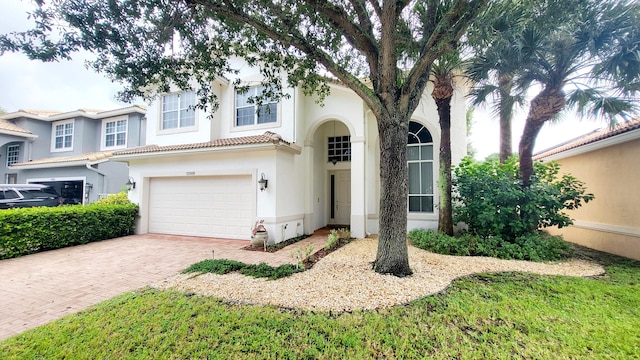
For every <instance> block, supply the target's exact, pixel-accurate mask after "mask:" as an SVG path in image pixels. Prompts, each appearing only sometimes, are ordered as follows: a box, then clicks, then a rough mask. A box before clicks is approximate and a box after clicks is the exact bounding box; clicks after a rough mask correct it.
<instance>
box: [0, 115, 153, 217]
mask: <svg viewBox="0 0 640 360" xmlns="http://www.w3.org/2000/svg"><path fill="white" fill-rule="evenodd" d="M145 114H146V108H144V107H142V106H138V105H134V106H130V107H126V108H121V109H115V110H109V111H97V110H87V109H79V110H76V111H71V112H65V113H60V112H46V111H32V110H19V111H16V112H12V113H8V114H3V115H0V183H37V184H47V185H52V186H53V187H55V188H56V190H57V191H58V192H59V193H60V194H61V195H62V197H63V198H64V200H65V202H66V203H84V204H87V203H91V202H93V201H95V200H97V199H98V198H99V197H100V195H102V194H110V193H117V192H119V191H120V190H121V189H122V187H123V186H124V185H125V183H126V182H127V180H128V178H129V170H128V168H127V164H125V163H122V162H113V161H109V159H110V158H111V156H112V155H113V153H114V152H115V151H117V150H122V149H126V148H131V147H137V146H141V145H145V139H146V137H145V129H146V118H145Z"/></svg>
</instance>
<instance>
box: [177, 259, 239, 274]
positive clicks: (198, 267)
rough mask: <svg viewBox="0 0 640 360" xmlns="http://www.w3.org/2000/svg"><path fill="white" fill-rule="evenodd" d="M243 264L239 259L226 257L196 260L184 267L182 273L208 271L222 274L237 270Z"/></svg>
mask: <svg viewBox="0 0 640 360" xmlns="http://www.w3.org/2000/svg"><path fill="white" fill-rule="evenodd" d="M245 266H246V264H245V263H242V262H240V261H235V260H226V259H219V260H213V259H211V260H202V261H200V262H197V263H195V264H193V265H191V266H189V267H188V268H186V269H184V270H183V271H182V273H183V274H186V273H192V272H203V273H205V272H209V273H214V274H218V275H224V274H228V273H230V272H234V271H239V270H240V269H242V268H243V267H245Z"/></svg>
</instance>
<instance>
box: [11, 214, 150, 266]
mask: <svg viewBox="0 0 640 360" xmlns="http://www.w3.org/2000/svg"><path fill="white" fill-rule="evenodd" d="M137 215H138V206H137V205H134V204H131V203H129V204H127V205H110V204H92V205H89V206H59V207H34V208H21V209H8V210H2V211H0V224H1V225H0V259H6V258H12V257H17V256H21V255H25V254H30V253H34V252H38V251H44V250H52V249H59V248H63V247H67V246H73V245H79V244H86V243H89V242H93V241H99V240H106V239H112V238H116V237H120V236H126V235H130V234H132V233H133V230H134V227H135V219H136V216H137Z"/></svg>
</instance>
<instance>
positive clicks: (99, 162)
mask: <svg viewBox="0 0 640 360" xmlns="http://www.w3.org/2000/svg"><path fill="white" fill-rule="evenodd" d="M103 162H105V161H96V162H93V163H91V162H88V163H86V164H85V166H86V167H87V169H89V170H91V171H95V172H97V173H98V174H100V175H102V193H103V194H105V193H106V192H107V174H105V173H104V172H102V171H100V170H98V169H96V168H94V167H93V166H91V165H97V164H101V163H103ZM83 191H84V189H83Z"/></svg>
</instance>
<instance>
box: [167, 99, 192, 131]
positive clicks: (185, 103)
mask: <svg viewBox="0 0 640 360" xmlns="http://www.w3.org/2000/svg"><path fill="white" fill-rule="evenodd" d="M195 104H196V95H195V92H193V91H185V92H182V93H178V94H167V95H164V96H163V97H162V130H167V129H178V128H184V127H189V126H195V124H196V112H195V109H194V106H195Z"/></svg>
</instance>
